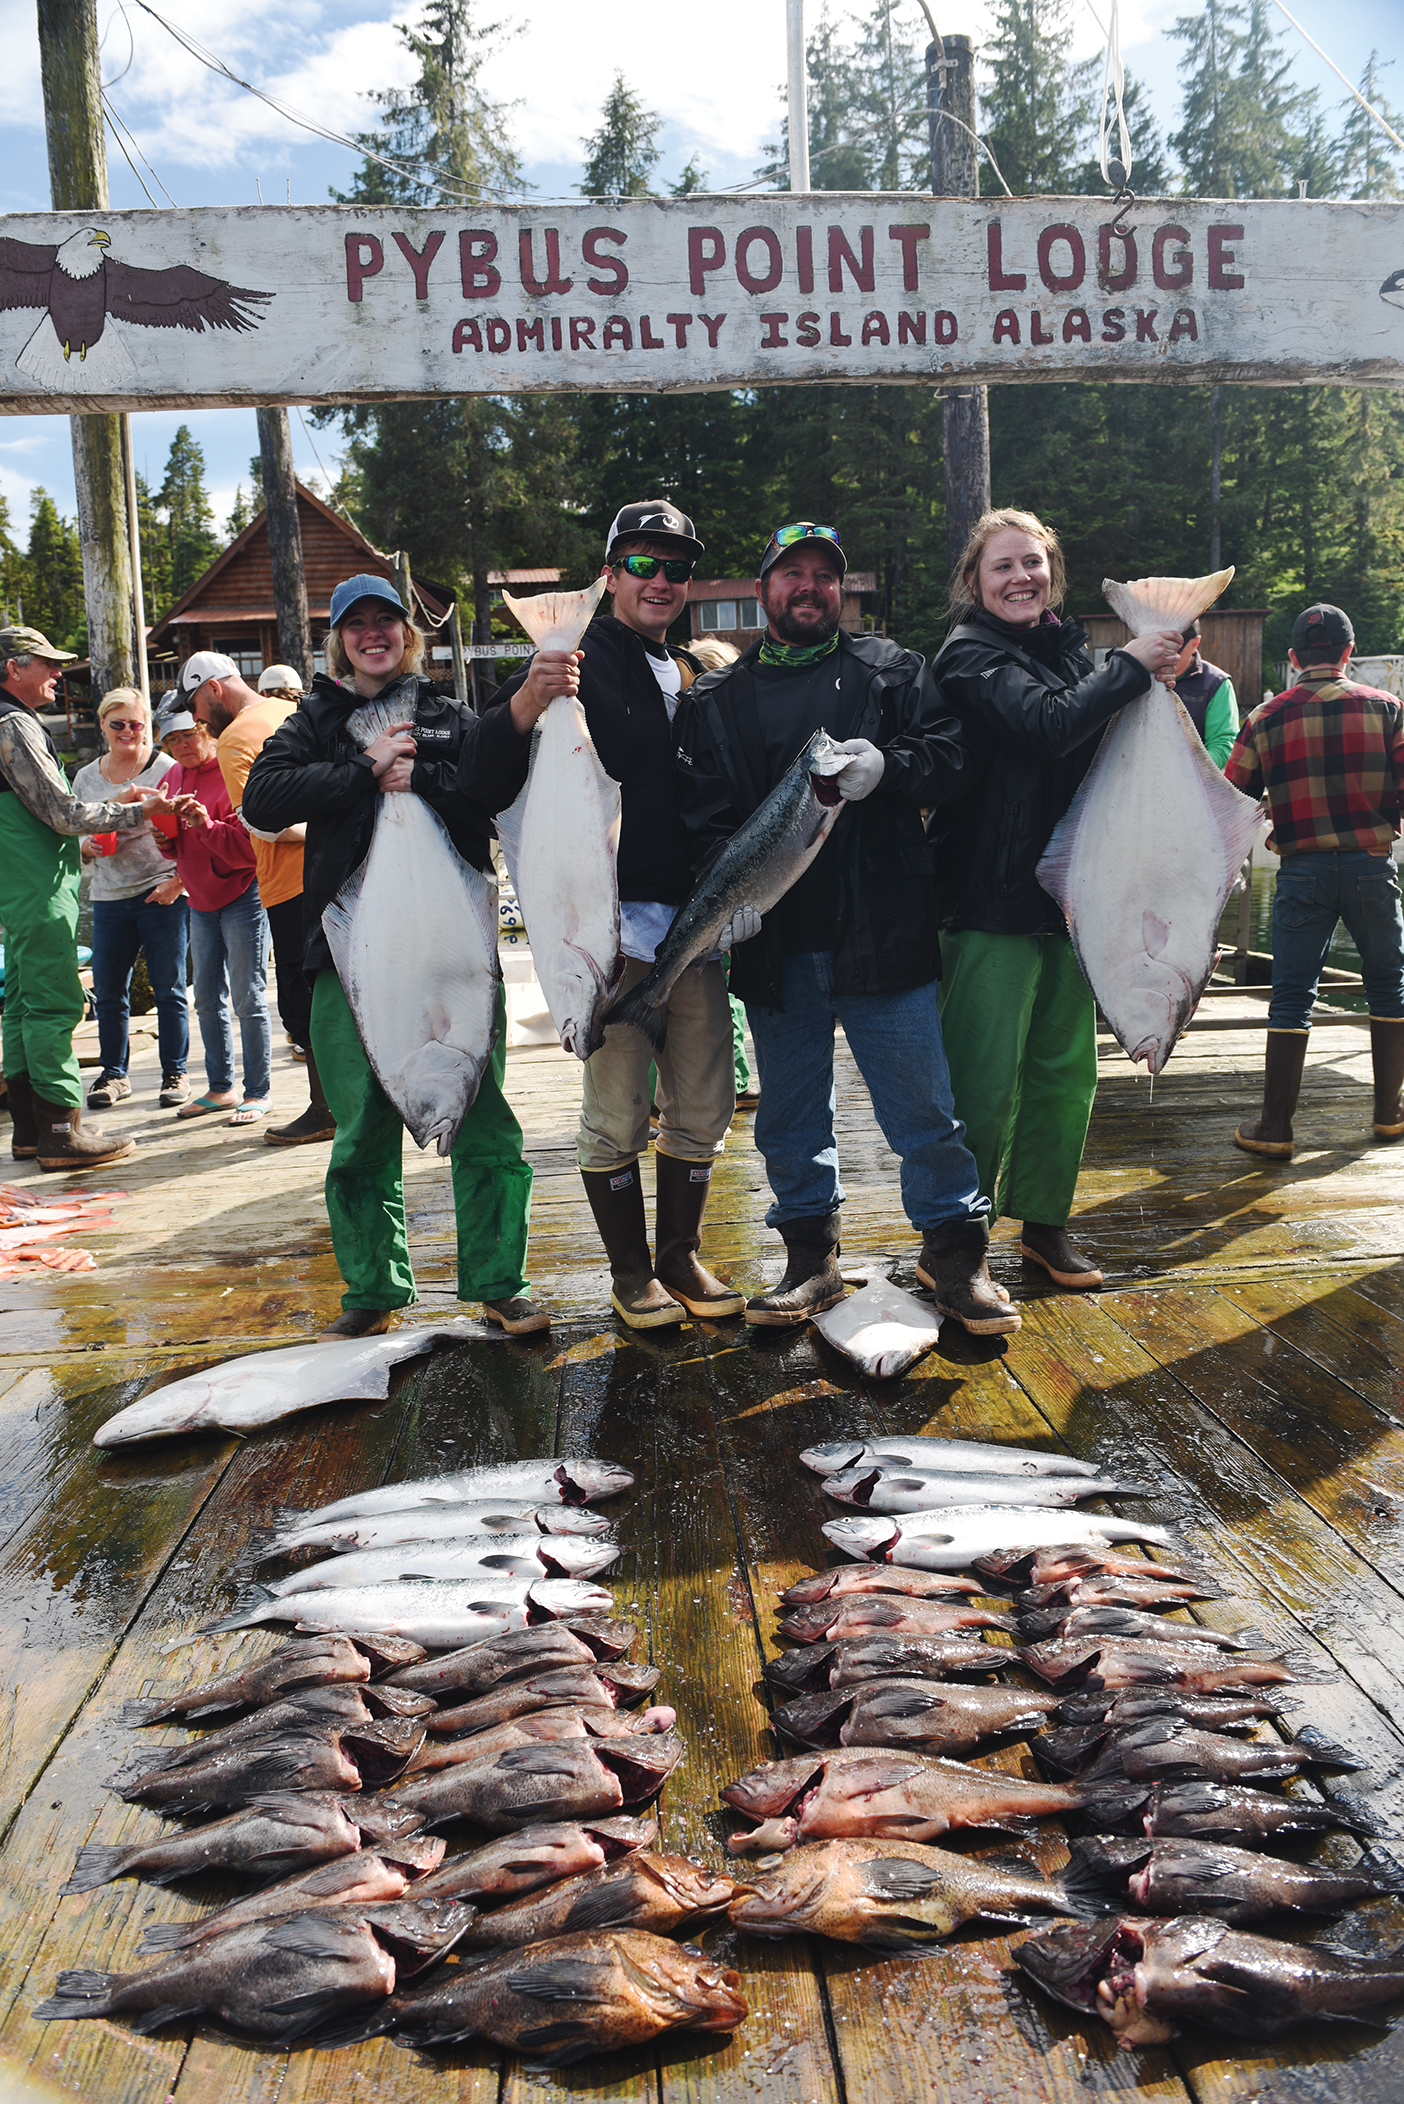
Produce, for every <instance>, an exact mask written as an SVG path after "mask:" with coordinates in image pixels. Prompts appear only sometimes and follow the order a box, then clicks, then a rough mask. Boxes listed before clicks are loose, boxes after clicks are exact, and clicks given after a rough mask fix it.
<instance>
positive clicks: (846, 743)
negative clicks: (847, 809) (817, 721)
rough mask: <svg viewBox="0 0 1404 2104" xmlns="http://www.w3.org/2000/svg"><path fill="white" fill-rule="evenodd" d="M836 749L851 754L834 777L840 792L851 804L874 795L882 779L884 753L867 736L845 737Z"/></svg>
mask: <svg viewBox="0 0 1404 2104" xmlns="http://www.w3.org/2000/svg"><path fill="white" fill-rule="evenodd" d="M834 750H835V751H836V752H846V753H848V754H849V755H850V758H849V760H848V762H847V764H846V765H845V766H843V767H841V768H840V769H839V771H838V773H837V774H836V775H835V777H834V779H835V781H836V782H837V783H838V793H839V795H840V796H843V797H846V798H847V799H848V801H849V803H851V804H856V803H860V802H861V801H862V799H863V798H864V797H865V796H871V795H872V793H873V791H874V789H876V788H877V786H878V783H879V782H880V781H881V780H882V770H883V757H882V754H881V753H880V752H879V751H878V749H877V747H876V746H875V745H871V744H869V742H868V740H867V739H866V738H845V739H844V740H843V742H842V744H840V745H836V746H835V748H834Z"/></svg>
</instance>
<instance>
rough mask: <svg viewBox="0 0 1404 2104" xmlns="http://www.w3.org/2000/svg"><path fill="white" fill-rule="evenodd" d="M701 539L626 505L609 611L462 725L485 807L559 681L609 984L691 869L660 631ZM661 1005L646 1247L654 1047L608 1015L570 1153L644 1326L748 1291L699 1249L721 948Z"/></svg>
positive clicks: (618, 523) (715, 1085)
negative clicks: (575, 745)
mask: <svg viewBox="0 0 1404 2104" xmlns="http://www.w3.org/2000/svg"><path fill="white" fill-rule="evenodd" d="M702 552H703V549H702V543H701V541H700V540H699V539H698V538H697V534H696V532H695V530H694V527H693V523H692V521H691V519H689V518H688V517H687V516H686V514H685V513H683V512H681V511H679V510H678V508H677V506H676V505H674V504H671V503H669V502H668V501H667V500H666V499H665V498H655V499H651V500H649V501H648V502H645V503H640V504H626V505H625V506H624V508H623V510H622V511H620V512H619V513H618V514H617V515H616V517H615V519H614V522H613V524H612V525H611V527H610V529H609V534H608V536H607V538H606V542H605V563H604V577H605V585H606V588H607V590H608V592H609V594H610V598H611V602H612V612H611V613H610V614H609V615H608V616H606V617H605V618H603V619H600V620H596V621H595V622H593V623H592V624H591V626H590V628H589V630H588V632H587V634H586V637H585V641H584V646H583V648H582V649H581V650H580V651H579V652H576V653H575V654H573V655H568V654H566V653H564V652H561V651H538V652H537V654H536V656H535V657H534V658H533V660H532V663H531V667H530V669H529V670H528V671H527V672H526V674H525V675H524V676H523V677H521V678H519V679H515V680H510V681H509V682H508V683H507V685H506V686H504V687H502V688H501V689H500V690H499V691H498V693H497V694H496V695H494V697H493V701H492V705H491V707H490V708H488V709H487V710H485V712H484V713H483V715H482V716H481V717H480V718H479V719H478V720H477V722H476V723H475V724H474V725H473V726H472V727H471V729H470V731H469V732H468V734H467V735H466V736H465V738H464V742H463V750H462V755H461V758H460V763H459V781H460V783H461V785H462V786H463V788H464V790H465V792H466V793H471V794H472V795H473V796H475V797H476V798H478V799H480V800H484V801H486V802H487V803H488V807H489V809H490V810H492V811H494V812H498V811H503V810H505V809H506V808H507V806H508V805H509V804H510V803H511V802H512V801H513V800H514V798H515V797H516V796H517V794H518V793H519V791H520V789H521V787H522V784H523V783H524V782H525V780H526V775H527V765H528V761H529V759H530V753H531V733H532V730H533V728H534V726H535V724H536V721H537V719H538V717H540V716H541V715H542V714H543V713H544V712H545V710H546V709H547V707H548V706H549V705H550V703H551V702H552V700H553V699H554V698H555V697H556V696H557V695H560V694H578V695H579V697H580V701H581V704H582V706H583V708H584V711H585V720H586V722H587V724H588V725H589V729H590V736H591V738H592V739H593V740H594V745H595V750H596V752H597V753H598V754H599V758H600V764H601V766H602V767H603V768H604V770H605V772H606V774H609V775H611V776H612V777H613V779H614V780H615V781H616V782H618V784H619V787H620V802H621V811H620V832H619V855H618V871H619V905H620V935H619V940H620V947H621V949H622V950H623V953H624V957H625V960H626V963H625V970H624V978H623V982H622V985H621V988H620V991H621V993H624V992H628V991H629V989H630V988H631V987H633V986H636V985H637V984H638V982H639V981H640V980H641V979H642V978H644V977H645V976H646V975H647V972H648V969H649V966H650V965H651V964H652V962H653V957H654V952H655V950H656V949H657V947H658V944H659V943H660V942H661V941H662V940H663V937H664V936H665V935H666V934H667V932H668V927H669V924H670V922H671V921H672V918H673V915H674V913H675V912H676V910H677V908H678V907H679V906H680V905H681V904H682V903H683V901H684V899H685V898H686V897H687V895H688V892H689V890H690V889H691V884H692V873H691V869H690V867H689V863H688V854H687V843H686V840H685V838H684V835H683V830H682V825H681V823H680V821H679V818H678V808H677V770H676V747H677V737H678V726H679V724H680V723H681V722H682V720H683V717H684V715H685V713H686V708H685V705H683V706H681V707H680V704H681V703H682V697H683V696H684V695H685V694H686V692H687V690H688V688H689V687H690V686H691V683H692V681H693V680H694V678H695V677H696V675H697V672H698V670H699V667H698V665H697V663H696V661H695V659H693V658H692V657H690V656H689V654H688V653H687V651H685V650H678V649H674V648H671V647H670V646H669V644H668V641H667V634H668V630H669V628H670V627H671V626H672V624H673V623H674V622H675V621H676V620H677V618H678V616H679V615H680V614H681V613H682V610H683V608H684V607H685V606H686V604H687V589H688V580H689V578H690V577H691V575H692V570H693V565H694V564H695V562H696V560H697V558H698V556H699V555H701V554H702ZM527 933H528V936H530V933H531V931H530V929H528V930H527ZM670 1014H671V1022H672V1028H671V1029H670V1030H669V1033H668V1043H667V1046H666V1048H665V1050H664V1051H662V1052H660V1053H659V1055H658V1062H657V1064H658V1144H657V1149H656V1151H655V1155H654V1164H655V1171H656V1182H657V1208H656V1226H657V1237H656V1254H655V1255H654V1256H653V1257H650V1255H649V1248H648V1229H647V1224H646V1222H645V1218H644V1201H643V1185H642V1182H641V1180H640V1175H639V1157H640V1156H641V1155H642V1154H644V1153H645V1152H646V1151H647V1148H648V1137H649V1086H648V1070H649V1064H650V1061H651V1060H652V1057H653V1054H652V1052H651V1050H650V1047H649V1044H648V1041H647V1039H646V1038H644V1037H643V1036H641V1035H640V1033H639V1032H638V1031H636V1030H633V1029H631V1028H629V1026H628V1025H627V1024H623V1025H621V1024H615V1025H614V1026H613V1027H612V1028H611V1029H609V1030H608V1031H607V1032H606V1033H605V1041H604V1044H603V1046H602V1047H601V1048H600V1050H599V1051H598V1052H596V1053H595V1054H594V1055H593V1057H592V1058H591V1059H589V1060H588V1061H587V1062H586V1065H585V1083H584V1100H583V1103H582V1106H581V1112H580V1128H579V1133H578V1137H577V1142H576V1150H577V1156H578V1159H579V1163H580V1171H581V1175H582V1177H583V1178H584V1183H585V1189H586V1192H587V1194H588V1196H589V1200H590V1208H591V1211H592V1212H593V1213H594V1216H595V1225H596V1226H597V1227H598V1229H599V1232H600V1239H601V1241H602V1242H603V1243H604V1246H605V1250H606V1253H607V1255H608V1257H609V1266H610V1272H611V1276H612V1280H613V1284H612V1289H611V1294H610V1301H611V1305H612V1306H613V1308H614V1309H615V1312H616V1313H617V1314H618V1315H620V1316H621V1317H622V1318H623V1320H624V1321H625V1322H626V1323H627V1324H628V1325H629V1327H630V1328H631V1329H658V1328H661V1327H663V1326H664V1325H666V1324H672V1323H678V1322H681V1321H682V1320H683V1317H684V1314H685V1313H690V1314H693V1315H703V1316H707V1317H709V1318H716V1317H718V1316H723V1315H739V1314H740V1313H741V1310H742V1307H743V1305H744V1302H743V1299H742V1296H741V1295H740V1294H739V1293H734V1292H733V1291H732V1289H731V1288H730V1286H728V1285H726V1284H725V1283H724V1282H723V1281H722V1280H721V1279H719V1278H717V1277H715V1276H714V1275H713V1274H712V1273H711V1272H710V1271H708V1270H707V1269H706V1268H705V1266H704V1265H702V1264H701V1263H700V1262H699V1261H698V1255H697V1252H698V1248H699V1246H700V1242H701V1231H702V1215H703V1212H704V1210H705V1208H706V1203H707V1192H708V1187H709V1185H710V1182H711V1176H712V1162H713V1158H714V1156H715V1155H716V1154H717V1153H718V1152H719V1151H720V1149H721V1146H722V1143H723V1141H724V1139H725V1137H726V1131H727V1127H728V1126H729V1124H730V1123H731V1118H732V1113H733V1111H734V1109H735V1102H736V1093H735V1090H736V1084H735V1074H734V1069H733V1062H732V1030H731V1011H730V1008H729V1006H728V1003H727V994H726V979H725V975H724V973H723V970H722V966H721V964H720V962H718V961H716V960H713V961H712V962H710V963H707V964H704V965H703V966H702V967H701V968H700V969H699V970H697V971H689V972H686V973H685V974H684V975H683V979H682V980H681V981H680V982H679V984H678V986H677V987H676V988H675V989H674V992H673V997H672V1001H671V1004H670Z"/></svg>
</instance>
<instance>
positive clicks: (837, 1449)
mask: <svg viewBox="0 0 1404 2104" xmlns="http://www.w3.org/2000/svg"><path fill="white" fill-rule="evenodd" d="M866 1453H867V1447H866V1446H865V1445H864V1443H863V1441H862V1440H861V1439H831V1440H830V1441H829V1442H828V1443H827V1445H824V1446H812V1447H801V1449H800V1460H801V1461H802V1462H803V1464H804V1466H805V1467H806V1468H809V1469H813V1471H814V1473H815V1475H816V1476H830V1475H833V1474H835V1473H836V1472H837V1471H839V1470H843V1469H850V1468H855V1467H856V1466H857V1465H858V1463H859V1462H860V1461H861V1460H862V1459H863V1456H864V1455H865V1454H866Z"/></svg>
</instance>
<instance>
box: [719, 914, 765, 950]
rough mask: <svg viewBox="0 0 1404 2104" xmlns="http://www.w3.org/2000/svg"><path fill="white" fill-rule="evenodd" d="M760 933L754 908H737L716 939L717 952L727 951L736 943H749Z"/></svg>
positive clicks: (759, 925) (759, 918)
mask: <svg viewBox="0 0 1404 2104" xmlns="http://www.w3.org/2000/svg"><path fill="white" fill-rule="evenodd" d="M760 931H761V917H760V915H759V914H758V913H757V911H756V909H755V907H754V906H738V907H737V909H736V911H735V912H734V913H733V914H732V916H731V919H730V920H729V921H728V922H727V924H726V926H725V927H724V928H723V929H722V931H721V934H720V936H719V937H718V939H717V948H718V949H719V950H729V949H731V948H732V947H733V946H734V945H735V944H736V943H738V942H749V941H750V940H751V937H752V936H753V935H759V934H760Z"/></svg>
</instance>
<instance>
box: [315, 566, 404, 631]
mask: <svg viewBox="0 0 1404 2104" xmlns="http://www.w3.org/2000/svg"><path fill="white" fill-rule="evenodd" d="M358 599H384V600H385V601H386V602H387V604H388V605H390V606H393V607H394V609H395V611H396V613H397V614H400V615H401V616H403V618H404V619H405V620H406V621H408V620H409V618H410V610H409V608H408V607H407V606H406V605H405V602H404V600H403V599H402V598H401V597H400V595H399V593H398V592H397V591H396V590H395V587H394V585H393V584H391V582H390V580H389V578H388V577H372V576H371V575H370V574H369V573H368V572H367V573H364V574H363V575H361V576H360V577H344V578H343V579H342V581H341V583H340V584H339V585H338V586H337V588H336V590H335V591H334V592H333V593H332V596H331V625H332V627H333V628H335V627H336V626H337V624H338V622H340V621H341V620H343V619H344V617H345V616H346V615H347V614H349V613H350V611H351V609H352V607H353V606H354V605H355V604H356V601H357V600H358Z"/></svg>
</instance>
